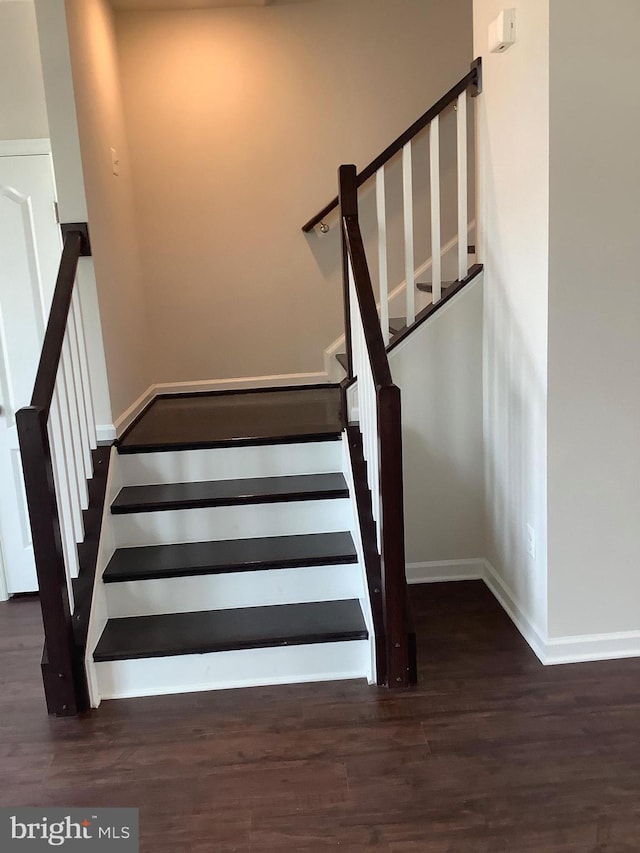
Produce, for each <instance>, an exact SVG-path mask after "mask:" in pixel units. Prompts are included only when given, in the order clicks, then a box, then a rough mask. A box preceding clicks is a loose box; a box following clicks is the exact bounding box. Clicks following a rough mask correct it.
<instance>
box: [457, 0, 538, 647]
mask: <svg viewBox="0 0 640 853" xmlns="http://www.w3.org/2000/svg"><path fill="white" fill-rule="evenodd" d="M508 5H509V7H512V8H515V9H516V14H517V30H518V38H517V43H516V44H515V45H514V46H513V47H511V48H510V49H509V50H508V51H507V52H506V53H504V54H490V53H488V52H487V29H488V26H489V23H490V22H491V21H492V20H493V19H494V18H495V17H496V15H497V14H498V13H499V12H500V11H501V9H502V8H504V3H503V2H502V0H474V3H473V13H474V53H475V54H476V55H482V59H483V75H484V89H483V94H482V95H481V97H480V98H478V99H477V102H476V107H477V110H478V124H477V134H478V137H477V138H478V148H479V166H478V195H479V198H478V214H479V227H480V235H479V246H480V260H481V261H483V262H484V264H485V308H484V455H485V489H486V493H485V503H486V514H487V517H486V524H487V537H488V542H487V557H488V558H489V560H490V561H491V563H492V564H493V566H494V567H495V569H496V572H497V573H498V575H499V577H500V578H501V580H502V581H503V583H504V584H505V585H506V587H507V588H508V589H509V591H510V594H511V596H512V598H513V599H514V601H515V602H516V604H517V606H518V607H519V608H520V610H521V611H522V612H523V613H524V615H525V617H526V618H528V619H529V621H530V622H531V623H532V624H533V626H534V627H535V628H536V630H537V631H538V633H539V634H541V635H542V636H545V635H546V629H547V564H546V523H547V519H546V456H547V445H546V419H547V412H546V407H547V291H548V263H549V258H548V239H549V237H548V229H549V225H548V222H549V182H548V175H549V0H510V2H509V4H508ZM527 524H530V525H531V526H532V527H533V528H534V529H535V532H536V538H537V543H536V548H537V555H536V559H535V560H532V559H531V558H530V557H529V556H528V554H527V551H526V536H527Z"/></svg>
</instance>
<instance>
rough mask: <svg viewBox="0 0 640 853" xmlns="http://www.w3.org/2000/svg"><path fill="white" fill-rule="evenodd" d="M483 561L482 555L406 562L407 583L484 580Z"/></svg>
mask: <svg viewBox="0 0 640 853" xmlns="http://www.w3.org/2000/svg"><path fill="white" fill-rule="evenodd" d="M484 564H485V561H484V559H483V558H482V557H478V558H477V559H472V560H441V561H440V562H431V563H407V567H406V571H407V583H409V584H416V583H441V582H443V581H477V580H484V575H485V565H484Z"/></svg>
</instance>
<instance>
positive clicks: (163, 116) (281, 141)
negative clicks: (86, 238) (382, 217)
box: [117, 0, 471, 382]
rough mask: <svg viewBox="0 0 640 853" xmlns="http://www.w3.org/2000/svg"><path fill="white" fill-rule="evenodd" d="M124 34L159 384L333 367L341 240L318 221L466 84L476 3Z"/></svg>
mask: <svg viewBox="0 0 640 853" xmlns="http://www.w3.org/2000/svg"><path fill="white" fill-rule="evenodd" d="M117 25H118V39H119V49H120V59H121V72H122V80H123V91H124V93H125V98H124V100H125V114H126V122H127V129H128V133H129V141H130V146H131V158H132V171H133V175H134V186H135V197H136V206H137V212H138V216H139V219H138V221H139V226H140V230H139V234H140V245H141V251H142V261H143V269H144V277H145V286H146V291H147V297H148V306H149V312H150V318H151V328H152V337H153V353H154V359H153V361H154V363H153V378H154V380H155V381H159V382H172V381H188V380H202V379H215V378H230V377H240V376H262V375H265V374H267V375H269V374H291V373H310V372H315V371H321V370H323V359H322V354H323V350H324V348H325V347H326V346H327V345H328V344H329V343H330V342H331V341H332V340H333V339H334V338H335V337H336V336H337V334H339V331H340V329H341V294H340V282H339V258H340V255H339V249H338V229H337V228H335V227H334V228H332V231H331V232H330V234H328V235H327V236H326V237H319V236H317V235H312V236H310V237H305V236H303V235H302V233H301V232H300V226H301V225H302V223H303V222H304V221H306V220H307V219H308V218H309V217H310V216H311V215H312V214H313V213H314V212H315V211H316V210H317V209H319V207H321V206H322V205H323V204H324V203H325V202H326V201H328V200H329V198H331V197H332V195H334V194H335V192H336V172H337V167H338V165H339V164H340V163H342V162H354V161H355V162H356V163H357V164H358V165H359V166H363V165H365V164H366V163H367V162H368V161H369V160H370V159H372V158H373V157H374V156H375V155H376V154H377V153H379V151H380V150H381V149H382V148H383V147H384V145H386V144H387V143H388V142H390V141H391V140H392V139H393V138H394V137H395V136H397V135H398V134H399V133H400V132H402V131H403V130H404V129H405V128H406V127H407V126H408V125H409V124H410V123H411V122H412V121H413V120H414V119H415V118H416V117H417V116H418V115H419V114H420V113H421V112H422V111H424V110H425V109H426V108H427V107H428V106H429V105H430V104H431V103H432V102H433V101H434V100H436V99H437V98H438V97H439V96H440V95H441V94H442V93H443V92H444V91H445V90H446V89H447V88H448V87H449V86H450V85H452V84H453V83H454V82H455V81H456V80H457V79H458V78H459V77H460V76H462V75H463V74H464V73H466V71H467V70H468V65H469V61H470V59H471V3H470V0H449V2H447V3H442V2H436V0H423V2H415V0H349V2H348V3H345V2H344V0H303V2H295V3H277V4H274V5H272V6H269V7H267V8H263V9H261V8H246V9H219V10H200V11H191V12H163V13H121V14H118V16H117ZM417 168H419V167H417ZM425 221H426V220H425ZM448 236H449V235H448ZM399 260H400V258H399V256H398V257H397V258H395V259H394V258H392V263H396V265H398V263H399Z"/></svg>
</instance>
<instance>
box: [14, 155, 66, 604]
mask: <svg viewBox="0 0 640 853" xmlns="http://www.w3.org/2000/svg"><path fill="white" fill-rule="evenodd" d="M54 199H55V189H54V182H53V171H52V166H51V158H50V156H49V155H48V154H32V155H27V156H21V157H14V156H9V157H6V156H4V157H3V156H0V543H1V544H2V556H3V562H4V569H5V575H6V582H7V590H8V593H9V595H13V594H15V593H18V592H31V591H34V590H36V589H37V579H36V571H35V566H34V561H33V548H32V545H31V532H30V529H29V517H28V514H27V507H26V501H25V493H24V484H23V479H22V467H21V462H20V453H19V449H18V436H17V430H16V421H15V414H16V411H17V410H18V409H19V408H21V406H25V405H28V404H29V401H30V398H31V392H32V390H33V382H34V379H35V374H36V370H37V367H38V359H39V357H40V347H41V343H42V337H43V334H44V323H45V320H44V318H45V317H47V316H48V313H49V305H50V303H51V297H52V294H53V288H54V285H55V279H56V275H57V271H58V265H59V262H60V250H61V239H60V231H59V226H58V225H57V224H56V221H55V213H54Z"/></svg>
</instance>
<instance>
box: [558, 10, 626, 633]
mask: <svg viewBox="0 0 640 853" xmlns="http://www.w3.org/2000/svg"><path fill="white" fill-rule="evenodd" d="M639 33H640V4H638V2H637V0H611V2H609V3H606V4H603V3H601V2H598V0H557V1H556V2H554V3H552V4H551V164H550V168H551V240H550V278H549V599H550V613H549V632H550V634H551V635H552V636H562V635H575V634H601V633H608V632H617V631H635V632H637V631H638V630H640V485H639V484H640V382H639V381H638V365H639V364H640V274H639V273H638V234H639V233H640V167H639V165H638V162H639V161H638V138H639V136H640V109H639V104H640V101H639V96H638V86H637V81H636V76H637V59H638V34H639ZM636 636H637V635H636ZM636 642H637V641H636Z"/></svg>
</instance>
